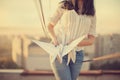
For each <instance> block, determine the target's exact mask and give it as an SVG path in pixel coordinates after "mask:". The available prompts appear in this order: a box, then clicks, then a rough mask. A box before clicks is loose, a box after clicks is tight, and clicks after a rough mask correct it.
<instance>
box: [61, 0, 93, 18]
mask: <svg viewBox="0 0 120 80" xmlns="http://www.w3.org/2000/svg"><path fill="white" fill-rule="evenodd" d="M60 3H62V4H63V5H62V6H61V7H62V8H63V9H67V10H73V9H74V10H75V11H76V12H77V13H78V10H79V7H78V0H75V6H73V4H72V1H71V0H64V1H62V2H60ZM81 14H82V15H91V16H94V15H95V8H94V0H83V7H82V12H81Z"/></svg>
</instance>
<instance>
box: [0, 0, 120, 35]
mask: <svg viewBox="0 0 120 80" xmlns="http://www.w3.org/2000/svg"><path fill="white" fill-rule="evenodd" d="M36 1H37V0H36ZM58 1H60V0H55V1H52V2H51V5H50V4H48V3H49V2H50V1H48V0H44V1H43V5H44V6H43V8H44V11H47V10H49V9H48V7H49V6H51V8H50V9H51V10H49V11H50V13H49V12H48V11H47V12H48V13H46V14H45V15H46V16H45V18H46V19H47V20H48V17H49V16H50V14H51V13H52V12H53V11H54V9H55V6H56V5H57V2H58ZM119 3H120V0H95V7H96V16H97V33H98V34H112V33H120V16H119V14H120V10H119V8H120V5H119ZM46 6H47V8H46ZM38 10H39V4H38V2H35V1H34V0H1V1H0V12H1V14H0V34H4V33H8V34H9V33H15V32H16V33H18V34H20V33H22V32H23V33H28V34H29V33H31V34H32V33H33V34H35V32H36V34H40V35H44V33H43V30H42V27H40V26H41V24H40V20H39V13H38ZM8 31H9V32H8Z"/></svg>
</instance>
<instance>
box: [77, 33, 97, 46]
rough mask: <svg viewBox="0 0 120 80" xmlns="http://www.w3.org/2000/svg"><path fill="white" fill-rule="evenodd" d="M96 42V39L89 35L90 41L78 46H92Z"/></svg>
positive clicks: (84, 41) (85, 40) (83, 41)
mask: <svg viewBox="0 0 120 80" xmlns="http://www.w3.org/2000/svg"><path fill="white" fill-rule="evenodd" d="M94 42H95V37H94V36H91V35H89V37H88V39H84V40H82V41H81V42H80V43H79V44H78V46H79V47H82V46H89V45H92V44H93V43H94Z"/></svg>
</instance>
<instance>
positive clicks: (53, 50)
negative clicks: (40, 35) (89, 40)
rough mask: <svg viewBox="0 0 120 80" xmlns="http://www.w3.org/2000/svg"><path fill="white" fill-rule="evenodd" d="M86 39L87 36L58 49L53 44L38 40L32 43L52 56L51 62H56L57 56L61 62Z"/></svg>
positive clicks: (60, 45) (59, 46)
mask: <svg viewBox="0 0 120 80" xmlns="http://www.w3.org/2000/svg"><path fill="white" fill-rule="evenodd" d="M85 37H86V35H84V36H82V37H80V38H78V39H76V40H74V41H72V42H71V43H70V44H68V45H62V44H59V45H58V46H56V47H55V45H53V44H52V43H46V42H41V41H38V40H32V41H33V42H34V43H36V44H37V45H39V46H40V47H41V48H42V49H44V50H45V51H46V52H47V53H48V54H49V55H50V56H52V61H51V62H54V60H55V59H56V57H57V55H58V56H59V58H60V60H62V57H63V56H65V55H66V54H68V53H69V52H70V51H71V50H73V49H74V48H75V47H76V46H77V45H78V44H79V43H80V42H81V41H82V40H83V39H84V38H85ZM60 62H61V61H60Z"/></svg>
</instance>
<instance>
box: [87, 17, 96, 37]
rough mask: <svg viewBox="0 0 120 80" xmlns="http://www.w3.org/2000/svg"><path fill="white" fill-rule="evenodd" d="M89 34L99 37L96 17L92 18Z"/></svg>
mask: <svg viewBox="0 0 120 80" xmlns="http://www.w3.org/2000/svg"><path fill="white" fill-rule="evenodd" d="M88 34H89V35H93V36H95V37H97V34H96V16H93V17H92V18H91V25H90V29H89V32H88Z"/></svg>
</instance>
